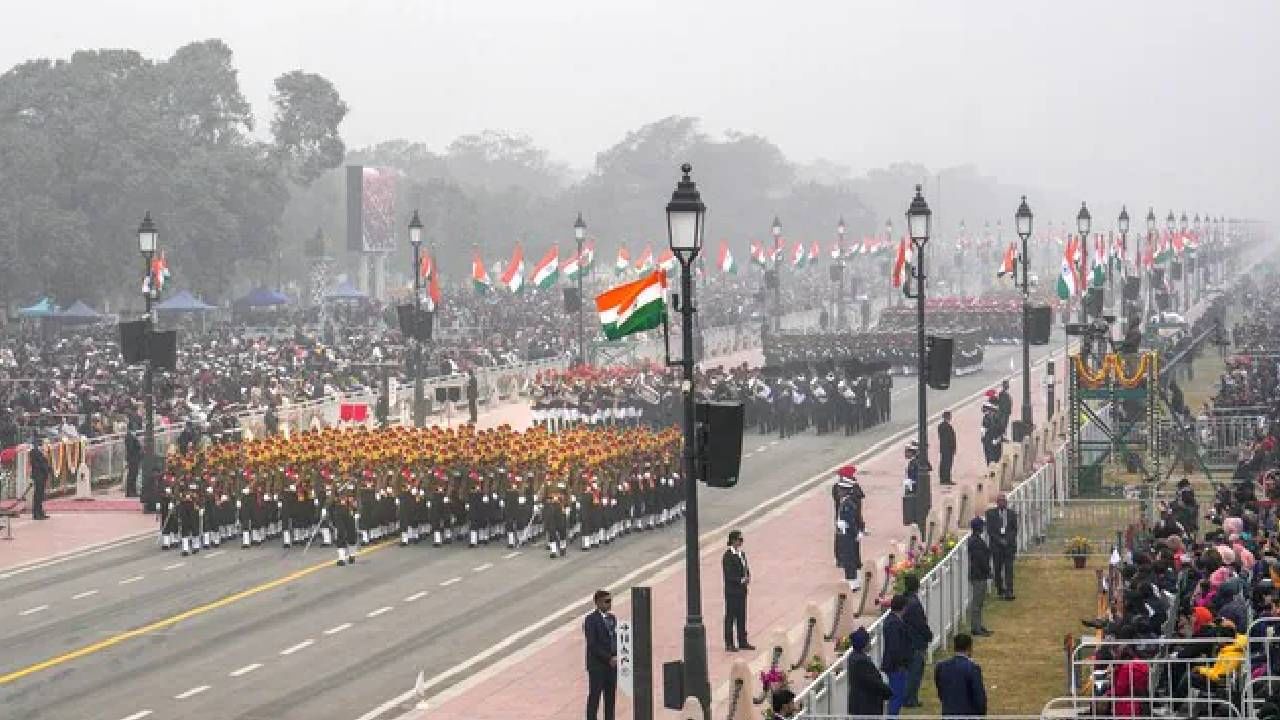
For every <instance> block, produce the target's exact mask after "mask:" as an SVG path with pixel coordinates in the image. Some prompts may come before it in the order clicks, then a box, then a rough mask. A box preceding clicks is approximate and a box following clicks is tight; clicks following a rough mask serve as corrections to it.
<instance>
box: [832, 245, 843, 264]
mask: <svg viewBox="0 0 1280 720" xmlns="http://www.w3.org/2000/svg"><path fill="white" fill-rule="evenodd" d="M843 251H844V248H841V247H840V241H839V240H836V241H835V242H833V243H831V259H832V260H839V259H840V256H841V255H842V254H843Z"/></svg>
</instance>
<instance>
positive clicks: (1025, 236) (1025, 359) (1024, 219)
mask: <svg viewBox="0 0 1280 720" xmlns="http://www.w3.org/2000/svg"><path fill="white" fill-rule="evenodd" d="M1032 217H1033V216H1032V214H1031V208H1030V207H1028V206H1027V196H1026V195H1023V196H1022V202H1021V203H1020V204H1019V205H1018V211H1017V212H1015V213H1014V215H1013V219H1014V224H1015V226H1016V227H1017V229H1018V237H1019V238H1021V239H1022V253H1021V258H1019V259H1020V260H1021V261H1022V262H1021V265H1022V282H1021V284H1022V437H1026V436H1027V435H1028V434H1029V433H1030V432H1031V428H1032V427H1033V426H1032V419H1031V310H1030V297H1031V284H1030V279H1029V270H1030V267H1031V264H1030V256H1029V255H1028V254H1027V241H1028V240H1029V239H1030V238H1031V221H1032ZM1014 278H1015V280H1016V279H1017V275H1015V276H1014Z"/></svg>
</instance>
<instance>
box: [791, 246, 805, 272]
mask: <svg viewBox="0 0 1280 720" xmlns="http://www.w3.org/2000/svg"><path fill="white" fill-rule="evenodd" d="M804 260H805V252H804V243H803V242H802V241H800V240H797V241H796V244H795V245H793V246H792V247H791V267H793V268H796V269H797V270H798V269H800V268H802V267H804Z"/></svg>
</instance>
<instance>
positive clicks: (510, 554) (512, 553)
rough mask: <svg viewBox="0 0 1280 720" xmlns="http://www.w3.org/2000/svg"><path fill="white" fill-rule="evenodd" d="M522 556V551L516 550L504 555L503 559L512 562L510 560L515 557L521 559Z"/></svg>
mask: <svg viewBox="0 0 1280 720" xmlns="http://www.w3.org/2000/svg"><path fill="white" fill-rule="evenodd" d="M520 554H521V553H520V551H519V550H515V551H512V552H509V553H507V554H506V555H503V556H502V559H503V560H510V559H511V558H513V557H520Z"/></svg>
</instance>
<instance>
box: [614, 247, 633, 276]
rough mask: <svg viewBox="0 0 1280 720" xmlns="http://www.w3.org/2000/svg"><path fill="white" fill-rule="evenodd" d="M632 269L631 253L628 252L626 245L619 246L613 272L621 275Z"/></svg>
mask: <svg viewBox="0 0 1280 720" xmlns="http://www.w3.org/2000/svg"><path fill="white" fill-rule="evenodd" d="M629 269H631V253H629V252H627V246H626V245H619V246H618V259H617V260H614V261H613V274H614V275H621V274H622V273H624V272H626V271H627V270H629Z"/></svg>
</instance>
